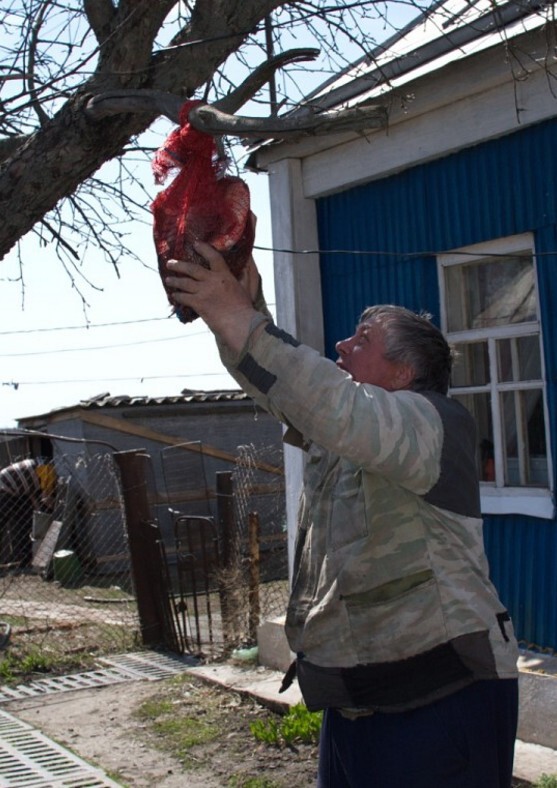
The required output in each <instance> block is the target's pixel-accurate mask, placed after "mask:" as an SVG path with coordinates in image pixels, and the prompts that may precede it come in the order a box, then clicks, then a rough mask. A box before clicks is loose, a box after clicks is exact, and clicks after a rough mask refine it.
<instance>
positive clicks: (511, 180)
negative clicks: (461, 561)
mask: <svg viewBox="0 0 557 788" xmlns="http://www.w3.org/2000/svg"><path fill="white" fill-rule="evenodd" d="M553 15H554V4H553V3H548V4H545V5H541V4H540V3H534V2H521V3H514V2H496V3H493V2H490V0H472V2H468V0H447V1H444V2H437V3H433V4H432V6H431V7H430V8H429V9H428V10H427V11H426V12H425V13H423V14H421V15H420V16H419V17H418V18H417V19H416V20H414V22H412V23H411V24H409V25H408V26H407V27H405V28H404V29H403V30H402V31H400V32H399V33H397V34H396V35H395V36H393V37H392V38H391V39H390V40H389V41H387V42H385V43H384V44H383V45H382V46H381V47H378V48H377V50H376V51H374V52H372V53H371V54H370V56H369V57H366V58H362V59H361V60H360V61H359V62H357V63H354V64H353V65H352V66H351V67H350V68H348V69H346V70H345V71H344V72H342V73H341V74H338V75H336V76H334V77H333V78H331V79H329V80H328V81H327V82H326V83H325V84H324V85H322V86H321V88H319V89H318V90H316V91H315V92H314V93H312V94H311V95H310V96H308V97H307V100H306V104H308V105H311V106H313V107H317V108H319V109H323V110H334V109H339V108H343V107H352V108H354V107H357V106H359V105H363V104H369V103H374V104H377V105H382V106H384V107H386V108H387V111H388V112H387V114H388V124H387V126H386V127H385V128H383V129H373V130H369V132H365V133H350V132H343V133H341V134H337V135H328V136H326V137H314V138H310V137H307V138H304V139H302V140H299V141H297V142H284V143H278V142H274V143H270V144H265V145H263V144H262V145H260V146H259V147H256V148H255V149H254V150H253V151H252V154H251V164H252V166H253V167H254V168H255V169H259V170H264V171H267V172H268V174H269V181H270V196H271V210H272V228H273V244H274V247H275V248H276V249H277V251H275V256H274V260H275V281H276V300H277V319H278V323H279V325H280V326H281V327H282V328H284V329H286V330H287V331H290V332H291V333H293V334H294V335H295V336H297V337H298V338H299V339H300V340H302V341H303V342H305V343H306V344H309V345H311V346H313V347H315V348H317V349H318V350H319V351H321V352H323V353H325V354H326V355H327V356H329V357H331V358H336V354H335V352H334V343H335V341H336V340H338V339H341V338H343V337H345V336H349V335H350V334H351V333H352V332H353V328H354V325H355V323H356V322H357V320H358V316H359V315H360V313H361V312H362V310H363V308H364V307H365V306H367V305H369V304H377V303H397V304H401V305H404V306H406V307H408V308H410V309H413V310H416V311H421V310H425V311H427V312H429V313H431V314H432V316H433V319H434V321H435V322H437V323H438V324H439V325H440V326H441V328H442V329H443V330H444V331H445V333H446V334H447V336H448V337H449V339H450V341H451V342H452V343H454V344H455V346H456V347H457V350H458V351H459V353H460V363H459V364H458V366H457V367H456V370H455V373H454V375H453V380H452V386H451V392H450V394H451V396H455V397H458V398H459V399H461V400H462V401H463V402H464V403H465V404H466V405H467V406H468V407H469V409H470V410H471V411H472V412H473V414H474V416H475V417H476V420H477V422H478V425H479V441H478V466H479V469H480V473H481V478H482V482H481V499H482V513H483V516H484V522H485V542H486V550H487V554H488V558H489V562H490V568H491V575H492V578H493V581H494V583H495V584H496V586H497V587H498V590H499V592H500V594H501V597H502V599H503V600H504V602H505V603H506V605H507V606H508V608H509V610H510V611H511V613H512V616H513V618H514V622H515V625H516V630H517V633H518V637H519V639H520V640H521V641H522V642H523V643H524V644H527V645H529V646H537V647H539V648H541V649H548V650H555V649H557V601H556V600H557V518H556V512H555V500H554V490H555V465H556V462H555V453H556V452H557V435H556V429H557V353H556V349H557V346H556V344H555V341H554V337H555V336H556V335H557V309H556V303H557V276H556V273H555V272H556V271H557V146H556V145H555V140H556V137H557V82H556V77H557V61H556V58H555V38H556V36H555V34H556V25H555V21H554V16H553ZM285 457H286V471H287V485H288V506H289V524H290V525H289V527H290V533H291V534H293V531H294V502H295V500H296V498H297V494H298V489H299V484H300V479H301V470H302V463H303V459H302V457H301V454H300V453H299V452H298V451H297V450H296V449H290V448H288V449H287V450H286V455H285ZM292 538H293V537H292Z"/></svg>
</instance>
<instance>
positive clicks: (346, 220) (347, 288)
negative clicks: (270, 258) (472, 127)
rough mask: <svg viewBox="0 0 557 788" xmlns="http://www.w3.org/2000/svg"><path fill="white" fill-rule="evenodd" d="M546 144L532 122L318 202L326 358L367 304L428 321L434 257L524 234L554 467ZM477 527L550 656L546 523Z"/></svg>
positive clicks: (555, 322) (552, 607)
mask: <svg viewBox="0 0 557 788" xmlns="http://www.w3.org/2000/svg"><path fill="white" fill-rule="evenodd" d="M556 139H557V120H552V121H549V122H545V123H540V124H538V125H537V126H533V127H530V128H527V129H523V130H521V131H518V132H516V133H514V134H511V135H508V136H506V137H502V138H500V139H498V140H493V141H490V142H486V143H482V144H480V145H477V146H475V147H473V148H468V149H466V150H463V151H460V152H459V153H456V154H453V155H451V156H447V157H444V158H442V159H439V160H437V161H435V162H431V163H428V164H424V165H420V166H416V167H413V168H411V169H409V170H407V171H405V172H402V173H399V174H397V175H394V176H392V177H390V178H385V179H384V180H380V181H374V182H372V183H369V184H366V185H364V186H359V187H357V188H355V189H351V190H349V191H346V192H343V193H340V194H335V195H332V196H330V197H326V198H322V199H320V200H318V204H317V211H318V225H319V244H320V248H321V250H322V252H321V276H322V287H323V310H324V320H325V326H326V329H325V346H326V353H327V354H328V355H330V356H331V357H333V358H334V357H335V352H334V343H335V341H336V340H337V339H339V338H342V337H345V336H349V335H350V334H351V333H352V330H353V328H354V324H355V322H356V320H357V317H358V315H359V314H360V312H361V311H362V309H363V308H364V307H365V306H367V305H368V304H372V303H375V304H377V303H398V304H403V305H404V306H407V307H409V308H410V309H414V310H421V309H425V310H427V311H428V312H431V313H432V314H433V316H434V320H435V321H436V322H438V319H439V289H438V282H437V269H436V261H435V253H438V252H443V251H445V250H449V249H454V248H457V247H460V246H465V245H469V244H474V243H480V242H482V241H488V240H491V239H493V238H500V237H503V236H507V235H514V234H517V233H523V232H533V233H534V235H535V240H536V251H537V253H538V281H539V289H540V308H541V316H542V325H543V331H544V354H545V362H546V369H547V377H548V400H549V409H550V413H551V440H552V447H553V454H554V461H555V460H557V417H556V415H555V414H557V343H556V342H554V339H553V338H554V337H555V336H556V335H557V277H556V275H555V273H554V272H555V271H557V254H556V250H557V145H556V144H555V141H556ZM347 250H354V251H355V252H359V253H350V254H346V253H345V252H346V251H347ZM362 252H363V253H365V254H362ZM556 464H557V463H556ZM485 528H486V549H487V552H488V558H489V561H490V566H491V571H492V576H493V578H494V582H495V583H496V585H497V587H498V589H499V591H500V593H501V596H502V598H503V599H504V601H505V603H506V604H508V605H509V609H510V610H511V613H512V615H513V618H514V620H515V625H516V628H517V632H518V635H519V637H520V638H521V639H522V640H524V641H526V642H529V643H536V644H538V645H539V646H543V647H550V648H555V649H557V594H556V591H557V579H556V578H557V523H556V522H554V521H547V520H538V519H534V518H528V517H522V516H518V515H516V516H505V517H488V518H486V526H485Z"/></svg>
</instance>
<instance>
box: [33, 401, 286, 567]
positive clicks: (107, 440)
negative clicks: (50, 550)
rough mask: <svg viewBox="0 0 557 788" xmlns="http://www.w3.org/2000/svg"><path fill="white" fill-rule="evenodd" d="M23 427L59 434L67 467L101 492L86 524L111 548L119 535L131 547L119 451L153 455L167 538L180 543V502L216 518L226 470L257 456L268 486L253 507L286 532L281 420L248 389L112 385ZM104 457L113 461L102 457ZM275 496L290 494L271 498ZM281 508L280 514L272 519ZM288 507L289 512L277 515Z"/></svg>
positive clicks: (269, 525)
mask: <svg viewBox="0 0 557 788" xmlns="http://www.w3.org/2000/svg"><path fill="white" fill-rule="evenodd" d="M18 425H19V427H21V428H22V429H24V430H26V431H29V432H30V434H33V432H35V431H40V432H41V433H47V434H49V435H52V436H53V438H52V445H53V457H54V463H55V465H56V467H57V470H58V472H59V475H63V474H64V472H65V470H68V469H70V472H71V478H72V481H73V482H74V483H77V485H78V486H79V487H80V488H81V489H82V490H84V491H86V492H87V495H88V497H89V498H91V499H94V502H95V504H94V506H93V507H92V512H91V514H90V515H88V518H87V524H86V529H85V530H86V531H87V534H86V536H87V538H88V540H89V542H90V543H92V545H91V546H92V549H93V552H94V553H96V554H98V553H99V552H101V550H102V553H103V555H105V554H106V548H105V547H101V546H103V545H106V544H107V543H109V542H110V543H111V544H112V552H113V553H114V554H115V555H118V554H123V553H125V545H124V543H123V540H124V539H125V536H124V533H123V532H122V533H121V534H120V535H119V537H118V540H117V543H115V534H114V528H115V525H114V523H115V518H114V509H115V507H117V506H119V505H120V504H119V503H118V502H117V501H116V500H115V496H116V495H117V485H116V483H115V480H114V479H112V477H113V476H115V475H116V474H115V472H114V469H113V468H112V462H111V459H110V458H111V457H112V455H113V453H114V452H126V451H137V450H143V451H145V452H146V453H147V454H148V455H149V457H150V462H149V464H148V468H149V469H150V472H149V477H150V478H148V479H147V480H146V482H147V487H148V490H149V493H150V498H151V503H152V510H153V514H154V516H155V517H156V519H157V521H158V524H159V525H160V528H161V531H162V535H163V538H164V541H165V543H166V544H167V546H171V545H172V544H173V518H172V516H171V513H170V510H171V509H172V510H174V511H175V512H178V513H180V514H186V515H189V516H200V517H207V516H212V517H215V518H216V515H217V510H216V503H215V497H216V495H215V491H216V478H217V474H218V473H220V472H225V471H229V472H232V471H234V470H235V468H236V467H237V465H238V462H240V463H242V462H243V463H244V464H245V463H246V462H248V463H250V468H251V469H253V473H255V475H256V476H257V482H258V483H259V486H258V487H257V488H254V485H252V487H251V494H252V498H251V506H252V507H253V508H254V509H255V510H258V509H260V510H261V512H262V513H263V515H262V525H261V527H262V534H263V535H264V536H265V535H266V534H267V531H269V532H273V533H274V532H275V531H276V530H278V531H280V532H281V533H282V531H283V528H284V500H283V499H284V483H283V460H282V432H281V427H280V424H278V422H276V420H275V419H273V418H272V417H271V416H269V415H268V414H267V413H265V412H263V411H261V410H260V409H259V408H257V406H256V405H255V403H254V402H253V400H252V399H251V398H250V397H248V396H247V395H246V394H244V392H242V391H239V390H226V391H191V390H185V391H183V392H182V393H181V394H178V395H174V396H165V397H147V396H142V397H131V396H111V395H110V394H108V393H104V394H99V395H98V396H96V397H93V398H91V399H88V400H83V401H81V402H79V403H78V404H76V405H73V406H69V407H64V408H58V409H55V410H52V411H50V412H48V413H44V414H38V415H35V416H29V417H26V418H23V419H20V420H19V421H18ZM85 453H86V455H87V457H86V458H85V459H84V457H85ZM103 455H105V456H106V457H107V458H108V459H104V458H103V459H101V460H97V457H101V458H102V457H103ZM91 458H94V459H93V461H92V459H91ZM111 469H112V470H111ZM254 489H255V493H254V492H253V490H254ZM266 496H267V498H266ZM269 496H272V497H273V496H274V498H275V499H280V500H273V505H272V506H269V505H267V500H268V497H269ZM271 509H272V512H273V516H272V517H270V516H267V517H265V514H264V513H265V512H269V510H271ZM278 511H280V512H282V514H281V515H277V512H278ZM118 522H120V521H119V520H118ZM95 545H98V547H95Z"/></svg>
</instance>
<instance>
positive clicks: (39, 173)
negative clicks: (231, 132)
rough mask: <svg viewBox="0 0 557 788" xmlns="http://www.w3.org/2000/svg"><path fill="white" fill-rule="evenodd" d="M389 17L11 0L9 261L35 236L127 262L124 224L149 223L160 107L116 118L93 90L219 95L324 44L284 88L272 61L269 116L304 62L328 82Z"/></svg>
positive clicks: (373, 6)
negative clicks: (302, 49)
mask: <svg viewBox="0 0 557 788" xmlns="http://www.w3.org/2000/svg"><path fill="white" fill-rule="evenodd" d="M271 15H273V16H272V17H271ZM380 16H382V17H384V19H385V24H386V25H388V24H389V22H388V19H389V16H388V13H387V11H386V8H385V6H384V4H382V3H381V4H379V3H373V2H371V3H370V2H368V3H357V2H356V3H353V2H349V0H343V1H342V2H336V3H333V4H328V3H326V2H325V1H324V0H315V2H307V3H306V2H299V0H294V1H293V2H286V3H283V2H279V1H278V0H196V1H194V0H191V1H190V0H188V1H186V2H177V0H119V2H116V0H83V2H81V0H69V1H67V2H59V1H58V0H3V2H0V34H1V41H2V44H1V45H0V51H1V54H2V56H1V58H0V63H2V66H0V100H1V106H0V111H1V113H2V114H1V117H0V138H1V139H0V162H1V164H0V206H1V211H2V218H3V221H2V224H1V226H0V257H3V256H4V255H6V253H8V252H9V251H10V250H12V249H13V247H14V245H16V244H17V243H18V242H19V240H20V239H22V238H23V237H24V236H25V235H26V234H27V233H29V232H30V231H33V232H34V233H36V234H38V235H39V236H40V237H41V239H42V241H43V242H45V243H50V242H53V243H54V244H55V245H56V248H57V251H58V253H59V256H60V257H61V259H62V260H63V261H64V262H65V264H66V265H71V264H75V263H76V261H78V260H79V257H80V250H82V249H83V248H84V245H86V244H87V243H91V242H94V243H95V245H97V246H98V247H100V248H102V249H103V250H104V252H105V254H106V256H107V257H108V259H110V260H111V261H112V262H113V263H114V264H115V265H117V261H118V259H121V257H122V254H123V253H124V252H125V250H124V249H123V244H124V238H123V233H122V226H123V224H122V223H123V221H124V220H125V219H136V218H138V217H139V218H141V217H142V218H143V220H144V221H148V220H149V218H150V217H149V214H148V208H149V205H150V201H151V198H152V196H153V195H152V194H150V189H151V184H152V181H151V182H145V178H144V177H143V179H142V178H141V177H138V174H137V173H138V172H139V173H142V174H143V176H144V175H145V167H143V168H142V169H141V168H140V169H139V170H138V161H141V160H145V159H147V158H148V157H149V155H150V152H151V149H152V147H153V139H154V138H153V136H152V135H151V136H150V137H149V136H147V137H146V135H145V134H143V132H145V131H146V130H147V129H149V128H150V127H152V124H153V122H154V120H155V119H156V117H157V115H158V114H160V109H156V108H153V107H152V108H151V109H150V110H149V109H147V110H145V108H143V111H141V112H136V111H130V112H128V113H123V114H122V113H120V114H118V115H116V116H114V115H110V114H106V113H104V115H103V113H102V112H101V111H99V109H98V105H97V108H96V112H95V113H92V112H87V111H86V108H87V106H88V105H89V103H90V101H91V98H92V97H95V96H98V95H99V94H106V93H107V92H111V91H112V92H114V91H115V92H116V93H118V92H121V91H122V90H123V89H125V90H129V89H135V90H138V89H141V90H144V89H149V90H152V91H162V92H167V93H171V94H174V96H176V97H177V98H178V99H180V100H181V99H185V98H189V97H193V96H196V97H198V98H202V99H206V100H208V101H209V100H218V99H219V98H222V97H223V96H225V95H227V94H228V93H230V91H231V90H232V89H233V88H234V87H235V86H236V83H238V82H239V81H241V80H242V78H243V77H244V76H247V75H249V74H250V72H251V71H252V70H253V69H254V67H256V66H257V65H259V64H261V63H264V62H265V61H267V60H268V59H269V57H271V56H272V55H273V54H274V52H275V51H276V52H279V53H280V52H281V51H283V49H284V48H290V47H291V46H296V45H297V43H298V40H299V39H301V38H303V42H304V44H306V43H307V42H308V40H309V41H310V42H311V40H312V39H313V40H314V41H316V42H317V43H321V44H323V43H324V46H323V50H324V52H325V54H326V56H327V58H325V59H323V58H322V59H321V60H319V61H318V62H317V63H316V64H315V65H313V66H312V65H311V64H308V63H305V64H304V65H303V66H300V65H296V64H297V63H298V60H297V59H296V58H294V59H293V62H294V65H293V66H291V67H290V68H289V70H288V72H287V73H285V74H283V76H282V81H281V82H280V84H279V82H278V81H277V80H275V78H274V77H273V73H274V69H271V73H269V74H268V76H267V79H268V80H269V81H270V84H271V85H272V90H271V91H270V93H271V98H272V103H270V99H269V98H268V96H269V92H267V91H265V93H266V95H264V94H263V93H262V92H261V90H259V93H258V94H257V91H255V93H256V96H255V100H256V101H264V102H266V104H267V105H266V106H263V105H262V108H261V111H260V112H258V113H257V114H269V113H270V112H272V113H273V114H276V113H277V112H278V111H279V110H281V111H282V112H284V111H285V110H287V109H288V108H290V107H291V106H292V101H290V102H289V101H288V99H287V96H288V95H290V96H296V83H297V77H298V75H299V69H300V68H301V67H303V68H304V69H305V70H306V73H307V72H308V71H309V70H310V69H311V68H314V69H315V70H316V71H315V73H316V74H317V75H318V79H319V80H323V78H324V77H325V76H326V75H327V69H329V70H330V69H333V68H334V69H338V68H340V67H341V66H342V65H343V55H342V53H343V52H344V51H347V48H348V47H349V45H350V47H349V49H350V52H351V53H352V54H354V52H355V47H357V46H359V47H360V48H361V49H360V52H359V53H358V54H362V53H363V52H365V51H369V49H370V48H371V46H372V45H373V43H374V42H373V41H372V40H371V39H369V37H368V38H366V35H365V30H366V28H367V29H369V24H368V22H369V21H370V20H371V19H377V18H379V17H380ZM360 30H361V31H362V32H359V33H358V34H357V36H356V34H355V32H354V31H360ZM357 39H359V40H357ZM283 42H284V43H283ZM287 62H288V61H287ZM290 62H292V60H290ZM298 94H299V91H298ZM246 98H249V97H244V101H245V100H246ZM237 100H239V99H237ZM242 103H243V102H242V101H241V102H240V105H238V106H241V104H242ZM101 116H102V117H101ZM170 127H171V126H170V124H169V123H168V121H166V122H165V125H164V132H165V133H166V132H168V131H169V130H170ZM241 133H243V132H240V134H241ZM109 161H112V162H113V165H112V166H111V167H110V169H109V170H107V168H106V167H105V168H103V169H101V167H102V165H103V164H105V163H106V162H109ZM130 179H132V180H135V187H136V188H133V189H132V188H130V185H129V181H130Z"/></svg>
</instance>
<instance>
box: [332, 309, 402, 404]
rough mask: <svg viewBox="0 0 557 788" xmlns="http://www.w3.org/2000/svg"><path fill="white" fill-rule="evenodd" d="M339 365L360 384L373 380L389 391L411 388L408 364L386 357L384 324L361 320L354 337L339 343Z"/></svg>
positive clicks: (337, 345)
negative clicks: (382, 325)
mask: <svg viewBox="0 0 557 788" xmlns="http://www.w3.org/2000/svg"><path fill="white" fill-rule="evenodd" d="M336 351H337V353H338V355H339V357H338V360H337V366H338V367H340V369H343V370H344V371H345V372H348V374H349V375H350V376H351V377H352V379H353V380H355V381H357V382H358V383H371V384H372V385H373V386H380V387H381V388H383V389H386V390H387V391H398V390H400V389H404V388H408V386H409V385H410V383H411V382H412V379H413V374H412V370H411V369H410V368H409V367H408V365H407V364H401V363H400V362H396V361H389V360H388V359H386V358H385V336H384V333H383V329H382V328H381V326H379V325H377V324H375V323H373V322H369V323H360V324H359V325H358V326H357V327H356V332H355V334H354V336H351V337H349V338H348V339H343V340H341V341H340V342H337V344H336Z"/></svg>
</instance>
